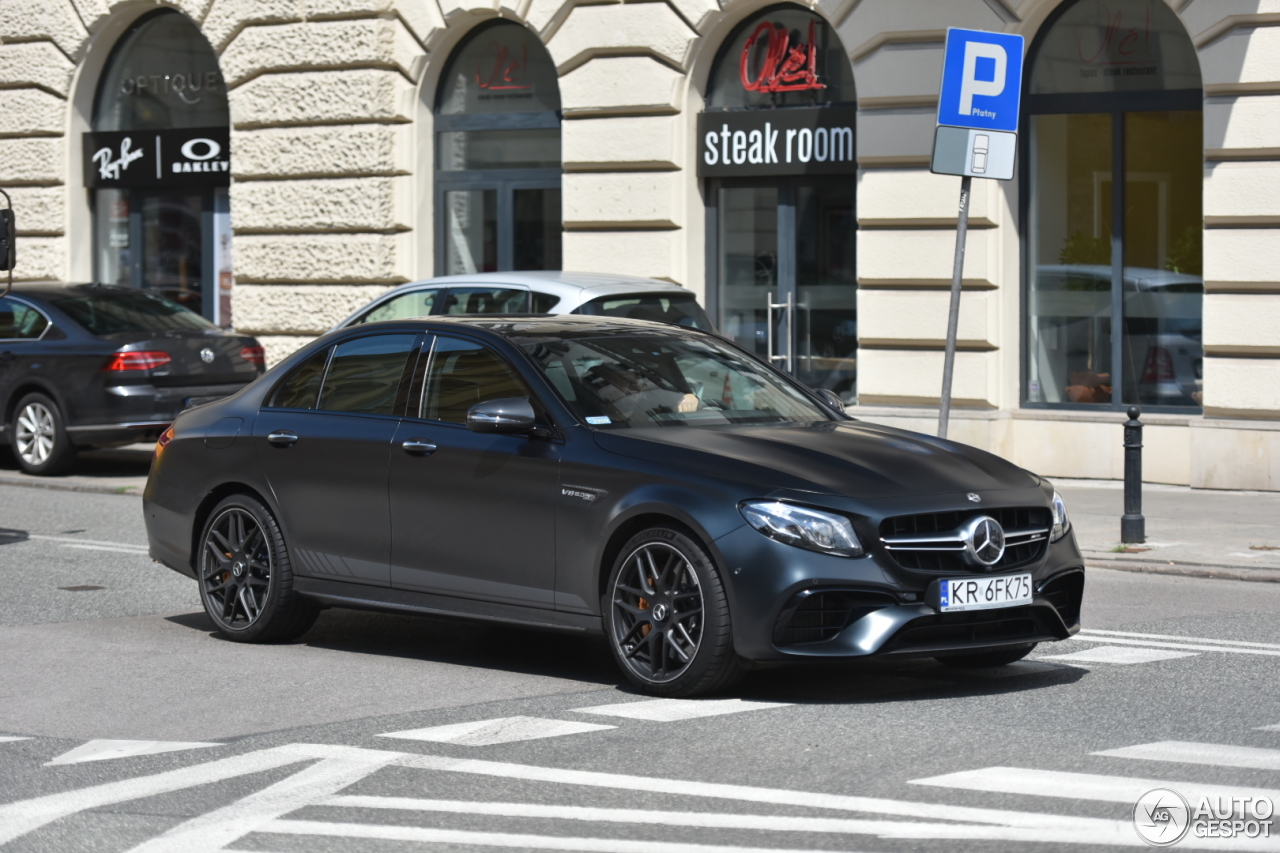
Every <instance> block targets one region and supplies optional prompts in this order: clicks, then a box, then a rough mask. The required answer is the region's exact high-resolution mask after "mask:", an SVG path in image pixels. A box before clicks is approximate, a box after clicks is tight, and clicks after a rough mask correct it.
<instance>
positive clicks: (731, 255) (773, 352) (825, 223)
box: [713, 178, 858, 403]
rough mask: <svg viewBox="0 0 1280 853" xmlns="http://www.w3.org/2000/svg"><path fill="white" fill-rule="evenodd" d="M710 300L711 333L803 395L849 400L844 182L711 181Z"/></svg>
mask: <svg viewBox="0 0 1280 853" xmlns="http://www.w3.org/2000/svg"><path fill="white" fill-rule="evenodd" d="M713 198H714V200H715V203H716V216H717V219H718V227H717V230H716V247H717V248H716V251H715V256H714V258H713V266H714V277H713V278H714V280H715V282H716V289H715V293H714V295H713V299H714V300H715V303H714V304H715V309H716V312H717V313H718V315H719V328H720V330H721V332H722V333H723V334H725V335H727V336H728V337H730V338H732V339H733V340H734V341H735V342H737V343H738V344H739V345H740V346H742V347H744V348H746V349H748V350H750V351H751V352H753V353H755V354H756V355H758V356H759V357H760V358H763V359H765V360H767V361H769V362H770V363H772V364H773V365H775V366H776V367H778V368H780V369H782V370H785V371H787V372H788V373H791V374H792V375H793V376H795V377H796V378H798V379H800V380H801V381H802V382H804V383H806V384H808V385H809V386H811V387H813V388H827V389H829V390H831V391H834V392H835V393H837V394H839V395H840V397H841V398H842V399H844V400H846V401H847V402H850V403H852V402H854V401H855V400H856V397H857V349H858V305H857V295H858V293H857V276H856V270H855V265H854V258H855V247H856V243H855V240H856V236H857V235H856V227H857V221H856V212H855V207H854V187H853V184H852V182H851V181H844V180H831V181H827V182H825V183H820V182H817V181H814V180H812V179H807V178H806V179H799V178H797V179H784V180H778V179H774V180H770V181H767V182H745V181H729V180H725V181H722V182H718V184H717V185H715V186H714V188H713Z"/></svg>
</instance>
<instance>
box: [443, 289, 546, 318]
mask: <svg viewBox="0 0 1280 853" xmlns="http://www.w3.org/2000/svg"><path fill="white" fill-rule="evenodd" d="M442 313H444V314H527V313H529V291H527V290H521V289H517V288H510V287H453V288H450V289H449V295H448V296H446V297H445V301H444V311H443V312H442Z"/></svg>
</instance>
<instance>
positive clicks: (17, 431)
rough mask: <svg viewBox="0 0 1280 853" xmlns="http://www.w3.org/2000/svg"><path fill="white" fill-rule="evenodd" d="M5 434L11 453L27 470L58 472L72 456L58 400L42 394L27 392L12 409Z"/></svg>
mask: <svg viewBox="0 0 1280 853" xmlns="http://www.w3.org/2000/svg"><path fill="white" fill-rule="evenodd" d="M9 434H10V435H11V436H12V437H13V438H12V443H13V455H14V456H15V457H17V460H18V465H19V467H21V468H22V470H23V471H26V472H27V473H28V474H35V475H37V476H49V475H52V474H61V473H62V472H64V471H66V470H67V469H68V468H70V467H71V464H72V463H73V462H75V459H76V449H75V448H74V447H72V446H71V439H70V437H68V436H67V428H66V424H65V423H63V420H62V411H61V410H60V409H59V408H58V404H57V403H55V402H54V401H53V400H51V399H50V398H49V397H47V396H45V395H44V394H27V395H26V396H25V397H23V398H22V399H21V400H19V401H18V405H17V407H16V408H15V409H14V410H13V423H12V424H11V425H10V432H9Z"/></svg>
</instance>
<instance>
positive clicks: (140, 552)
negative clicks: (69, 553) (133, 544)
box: [59, 544, 147, 557]
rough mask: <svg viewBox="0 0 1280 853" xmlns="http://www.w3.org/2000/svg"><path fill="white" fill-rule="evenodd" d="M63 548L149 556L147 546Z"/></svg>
mask: <svg viewBox="0 0 1280 853" xmlns="http://www.w3.org/2000/svg"><path fill="white" fill-rule="evenodd" d="M59 547H62V548H71V549H74V550H76V551H110V552H111V553H113V554H136V555H138V556H140V557H145V556H147V550H146V549H145V548H141V549H139V548H112V547H110V546H109V545H65V544H64V545H61V546H59Z"/></svg>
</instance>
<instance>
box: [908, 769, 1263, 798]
mask: <svg viewBox="0 0 1280 853" xmlns="http://www.w3.org/2000/svg"><path fill="white" fill-rule="evenodd" d="M908 784H911V785H931V786H933V787H938V788H958V789H960V790H965V791H988V792H990V793H994V794H1029V795H1032V796H1037V797H1056V798H1059V799H1069V800H1096V801H1098V802H1103V803H1126V804H1128V805H1132V804H1134V803H1136V802H1137V801H1138V798H1139V797H1141V796H1142V795H1143V794H1145V793H1146V792H1147V791H1150V790H1152V789H1153V788H1172V789H1174V790H1175V791H1177V792H1178V793H1179V794H1182V795H1183V796H1184V797H1186V798H1187V799H1188V800H1192V801H1198V800H1199V799H1200V798H1201V797H1224V798H1226V799H1228V800H1229V799H1231V798H1232V797H1250V796H1251V797H1254V798H1261V797H1266V798H1268V799H1270V800H1271V802H1273V803H1274V802H1280V790H1269V789H1265V788H1241V787H1233V786H1227V785H1203V784H1201V783H1199V782H1170V781H1168V780H1165V779H1142V778H1137V777H1132V776H1101V775H1097V774H1093V773H1067V772H1063V771H1059V770H1031V769H1028V768H1023V767H984V768H982V769H981V770H965V771H962V772H960V773H948V774H946V775H945V776H932V777H930V778H928V779H912V780H911V781H910V782H909V783H908Z"/></svg>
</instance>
